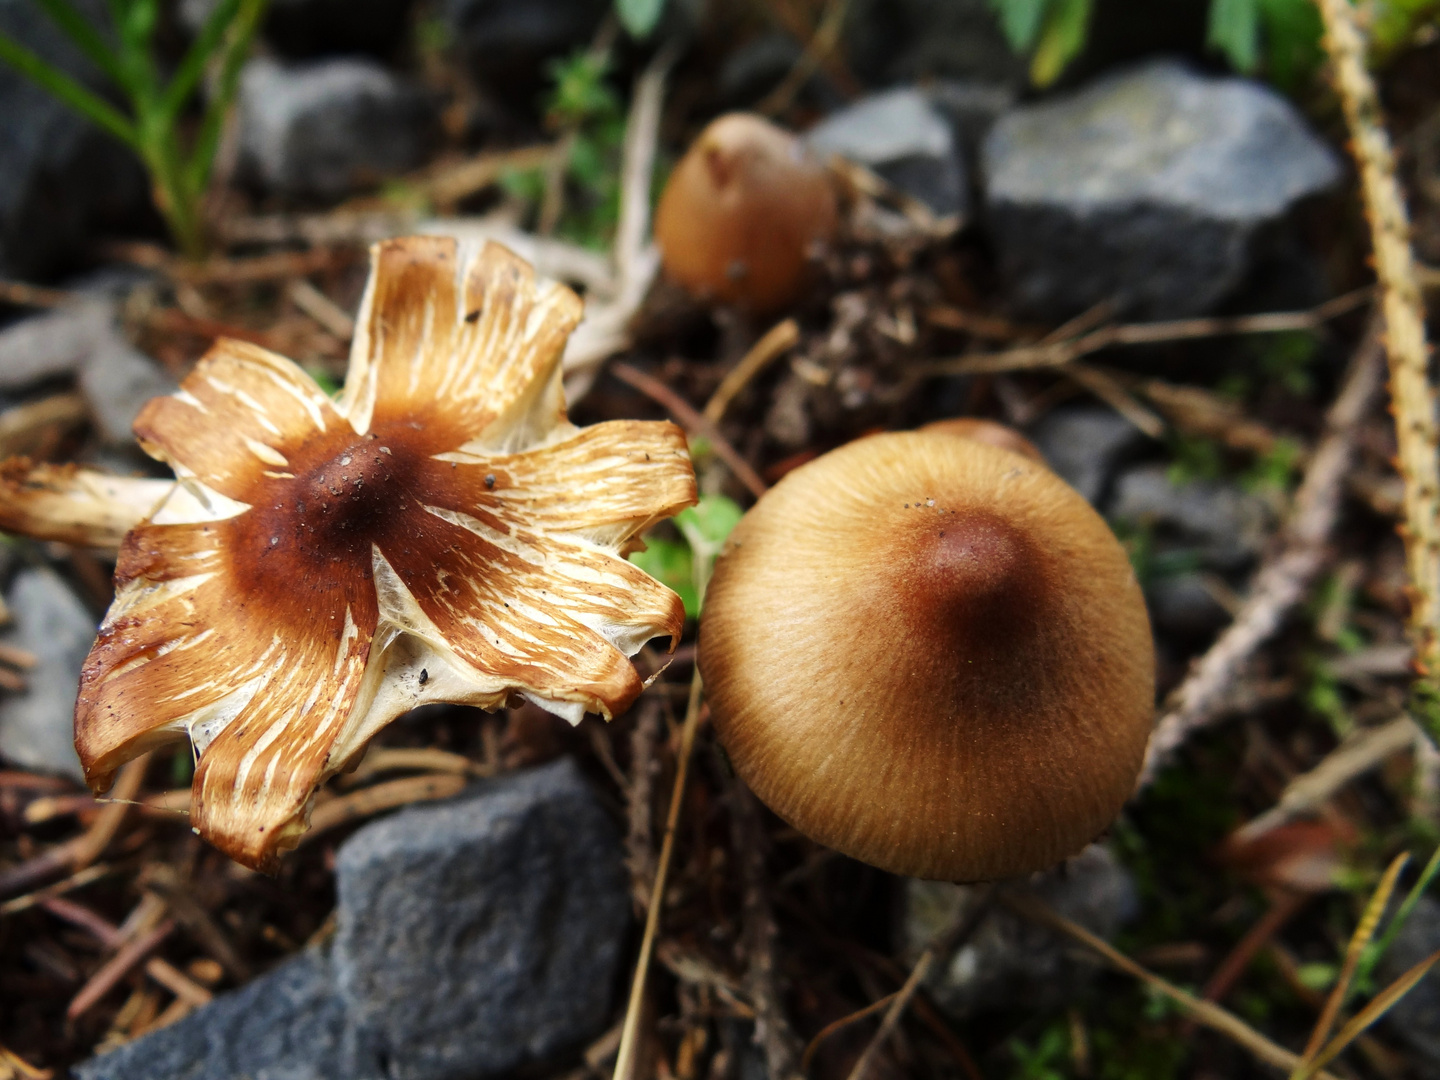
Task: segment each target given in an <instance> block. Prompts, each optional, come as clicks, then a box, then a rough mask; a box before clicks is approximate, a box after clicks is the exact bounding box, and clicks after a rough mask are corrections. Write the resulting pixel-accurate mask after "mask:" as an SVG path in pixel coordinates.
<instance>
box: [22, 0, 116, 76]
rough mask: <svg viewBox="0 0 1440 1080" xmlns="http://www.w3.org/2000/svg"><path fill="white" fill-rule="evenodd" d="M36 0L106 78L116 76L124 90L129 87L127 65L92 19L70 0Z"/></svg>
mask: <svg viewBox="0 0 1440 1080" xmlns="http://www.w3.org/2000/svg"><path fill="white" fill-rule="evenodd" d="M35 4H36V6H37V7H39V8H40V9H41V10H42V11H44V12H45V14H46V15H48V16H50V21H51V22H53V23H54V24H55V25H56V26H58V27H59V28H60V29H61V30H63V31H64V32H65V36H66V37H68V38H69V39H70V40H71V41H73V42H74V43H75V45H76V46H77V47H78V48H79V49H80V51H81V52H83V53H84V54H85V56H86V57H87V58H88V59H89V60H90V62H91V63H92V64H94V65H95V66H96V67H98V68H99V69H100V70H101V71H102V72H103V73H104V74H105V75H106V77H107V78H110V79H112V80H114V81H115V82H116V83H117V84H118V85H119V86H120V88H121V89H122V90H123V89H128V86H127V85H126V82H125V72H124V69H123V68H121V66H120V61H119V59H118V58H117V57H116V56H115V51H114V50H113V49H112V48H110V43H109V42H107V41H106V40H105V38H104V37H103V36H102V35H101V33H100V31H99V30H97V29H95V27H94V26H92V25H91V23H90V20H89V19H87V18H85V16H83V15H81V14H80V13H79V12H78V11H76V10H75V9H74V8H73V7H71V6H70V4H69V2H68V0H35Z"/></svg>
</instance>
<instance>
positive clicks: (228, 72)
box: [186, 0, 268, 191]
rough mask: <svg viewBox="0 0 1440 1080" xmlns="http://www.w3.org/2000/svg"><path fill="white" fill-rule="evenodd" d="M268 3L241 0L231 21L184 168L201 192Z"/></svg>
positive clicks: (208, 176)
mask: <svg viewBox="0 0 1440 1080" xmlns="http://www.w3.org/2000/svg"><path fill="white" fill-rule="evenodd" d="M267 6H268V0H241V3H240V11H239V14H237V15H236V17H235V19H234V20H233V22H232V23H231V26H230V40H229V43H228V44H227V45H226V47H225V52H224V59H223V60H222V61H221V63H220V74H219V77H218V78H217V79H216V85H215V90H214V93H213V95H212V96H211V98H210V103H209V105H208V106H207V107H206V109H205V118H204V119H203V120H202V121H201V124H200V133H199V134H198V135H197V136H196V138H195V145H194V147H193V149H192V150H191V154H190V163H189V165H188V167H187V169H186V173H187V177H188V180H189V182H190V184H191V185H192V187H193V188H194V190H196V191H204V190H205V188H206V186H207V185H208V184H209V183H210V168H211V166H212V165H213V164H214V161H215V148H216V147H217V146H218V145H219V144H220V132H221V130H222V129H223V128H224V125H225V114H226V113H228V112H229V111H230V103H231V102H232V101H233V100H234V98H235V89H236V87H237V86H238V85H239V83H240V68H241V67H242V66H243V65H244V63H245V57H246V56H247V55H248V54H249V52H250V42H251V41H252V40H253V39H254V37H255V32H256V31H257V30H258V29H259V28H260V22H261V20H262V19H263V18H264V17H265V9H266V7H267Z"/></svg>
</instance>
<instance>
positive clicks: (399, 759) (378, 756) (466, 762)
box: [345, 746, 494, 787]
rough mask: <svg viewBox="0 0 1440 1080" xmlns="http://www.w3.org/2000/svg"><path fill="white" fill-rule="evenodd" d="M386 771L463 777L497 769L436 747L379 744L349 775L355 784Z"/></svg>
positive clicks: (485, 773) (348, 779) (479, 774)
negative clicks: (445, 774) (452, 774)
mask: <svg viewBox="0 0 1440 1080" xmlns="http://www.w3.org/2000/svg"><path fill="white" fill-rule="evenodd" d="M383 772H432V773H455V774H456V775H459V776H489V775H490V774H491V773H492V772H494V770H493V769H492V768H490V766H488V765H485V764H483V763H481V762H479V761H472V760H471V759H470V758H468V757H466V756H465V755H464V754H455V753H451V752H450V751H449V750H440V749H438V748H436V747H431V746H423V747H396V746H375V747H371V749H370V751H369V752H368V753H367V754H366V755H365V758H364V760H363V761H361V762H360V765H359V766H358V767H357V768H356V770H355V771H354V772H353V773H350V774H349V776H347V777H345V780H346V782H347V783H348V785H349V786H351V787H353V786H354V785H355V784H356V783H358V782H359V781H361V780H365V779H368V778H370V777H372V776H376V775H378V774H379V773H383Z"/></svg>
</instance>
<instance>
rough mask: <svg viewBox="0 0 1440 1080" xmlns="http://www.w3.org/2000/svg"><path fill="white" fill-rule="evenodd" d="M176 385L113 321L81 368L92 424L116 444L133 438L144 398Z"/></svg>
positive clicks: (171, 391) (82, 383)
mask: <svg viewBox="0 0 1440 1080" xmlns="http://www.w3.org/2000/svg"><path fill="white" fill-rule="evenodd" d="M178 387H179V384H178V383H177V382H176V381H175V380H174V378H172V377H171V376H170V374H169V373H168V372H166V371H165V370H164V369H163V368H161V367H160V366H159V365H158V364H156V363H155V361H153V360H151V359H150V358H149V357H148V356H146V355H145V354H144V353H142V352H141V351H140V350H139V349H137V348H135V346H133V345H131V344H130V342H129V341H127V340H126V339H125V337H124V335H123V334H121V333H120V328H119V327H118V326H114V325H113V324H112V325H111V330H110V333H109V334H107V335H106V336H105V337H104V338H102V339H101V340H100V342H99V343H98V344H97V346H96V348H95V349H94V350H93V351H92V352H91V353H90V355H89V356H87V357H86V358H85V364H84V367H83V368H82V369H81V371H80V391H81V393H83V394H84V395H85V400H86V402H87V403H88V404H89V406H90V412H91V414H92V415H93V416H94V417H95V426H96V427H97V428H98V429H99V433H100V435H101V437H102V438H104V439H105V440H106V441H107V442H109V443H112V444H115V445H120V444H128V443H130V442H132V441H133V440H134V435H133V433H132V432H131V428H132V427H133V426H134V424H135V418H136V417H137V416H139V415H140V410H141V409H142V408H144V407H145V403H146V402H147V401H149V400H150V399H151V398H153V397H159V396H160V395H162V394H171V393H174V392H175V390H176V389H178Z"/></svg>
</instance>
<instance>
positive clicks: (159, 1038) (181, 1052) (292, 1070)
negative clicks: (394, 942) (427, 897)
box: [75, 950, 381, 1080]
mask: <svg viewBox="0 0 1440 1080" xmlns="http://www.w3.org/2000/svg"><path fill="white" fill-rule="evenodd" d="M334 980H335V975H334V972H333V970H332V968H331V961H330V958H329V957H328V956H327V955H326V954H325V953H323V952H320V951H318V950H310V951H307V952H303V953H301V954H300V955H298V956H296V957H295V958H294V959H291V960H288V961H286V962H285V963H284V964H281V965H280V966H279V967H278V968H276V969H275V970H274V971H271V972H270V973H269V974H268V975H263V976H261V977H260V978H258V979H255V980H254V981H252V982H250V983H247V984H246V985H245V986H244V987H242V988H241V989H239V990H237V991H235V992H234V993H230V994H223V995H221V996H220V997H218V998H216V999H215V1000H214V1001H213V1002H211V1003H210V1004H209V1005H207V1006H206V1007H205V1008H203V1009H201V1010H199V1011H198V1012H194V1013H191V1014H190V1015H189V1016H187V1017H186V1018H185V1019H183V1020H181V1021H179V1022H178V1023H176V1024H172V1025H171V1026H170V1027H167V1028H162V1029H161V1030H159V1031H157V1032H155V1033H154V1034H153V1035H147V1036H145V1037H144V1038H143V1039H137V1040H135V1041H134V1042H132V1043H127V1044H126V1045H124V1046H122V1047H121V1048H120V1049H118V1050H114V1051H112V1052H111V1053H108V1054H105V1055H103V1056H102V1057H98V1058H93V1059H91V1060H90V1061H88V1062H86V1063H85V1064H83V1065H81V1066H80V1067H79V1068H77V1069H76V1070H75V1072H76V1075H77V1076H78V1077H79V1080H380V1076H381V1074H375V1073H371V1074H359V1073H352V1072H349V1071H347V1070H346V1069H345V1068H343V1067H342V1065H341V1059H342V1056H343V1055H342V1048H343V1045H344V1040H345V1009H344V1005H343V1003H342V1002H341V1001H340V998H339V997H338V996H336V994H335V992H334Z"/></svg>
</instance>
